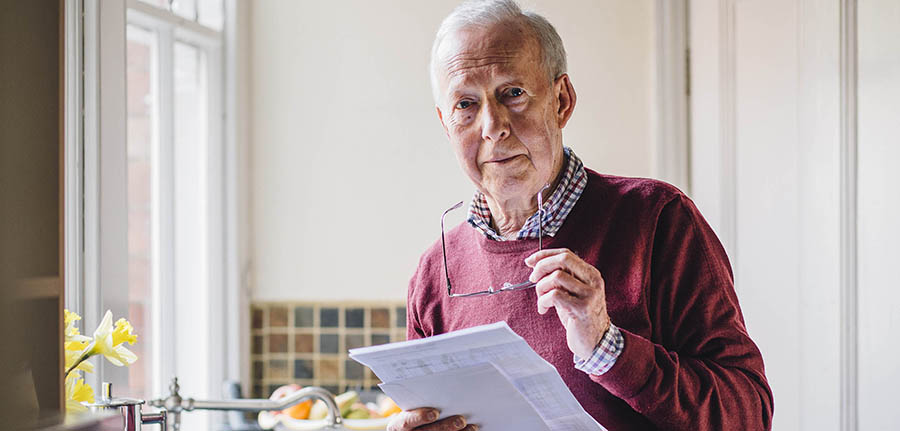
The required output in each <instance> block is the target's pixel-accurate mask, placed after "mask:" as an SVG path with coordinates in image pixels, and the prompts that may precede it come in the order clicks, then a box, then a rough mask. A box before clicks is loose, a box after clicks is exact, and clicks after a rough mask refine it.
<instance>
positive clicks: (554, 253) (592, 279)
mask: <svg viewBox="0 0 900 431" xmlns="http://www.w3.org/2000/svg"><path fill="white" fill-rule="evenodd" d="M525 264H526V265H528V266H529V267H531V268H533V269H532V271H531V275H530V276H529V277H528V279H529V280H530V281H532V282H537V281H538V280H541V279H543V278H544V277H546V276H548V275H549V274H553V272H554V271H557V270H562V271H565V272H568V273H570V274H572V275H573V276H575V278H577V279H578V280H580V281H581V282H583V283H586V284H589V285H597V284H599V280H600V279H602V277H601V276H600V271H598V270H597V268H594V266H593V265H591V264H589V263H587V262H585V261H584V260H582V259H581V258H580V257H578V256H577V255H576V254H575V253H572V251H571V250H569V249H565V248H560V249H551V250H541V251H539V252H537V253H534V254H532V255H531V256H528V258H527V259H525Z"/></svg>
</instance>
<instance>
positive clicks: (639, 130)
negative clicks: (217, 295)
mask: <svg viewBox="0 0 900 431" xmlns="http://www.w3.org/2000/svg"><path fill="white" fill-rule="evenodd" d="M523 3H524V4H526V5H527V4H529V3H532V2H523ZM533 3H534V4H536V5H537V9H538V10H539V11H541V12H543V13H544V14H545V15H546V16H547V17H548V19H550V21H551V22H553V23H554V24H555V25H556V26H557V28H558V29H559V31H560V33H561V35H562V38H563V40H564V42H565V43H566V48H567V50H568V53H569V65H570V67H569V69H570V70H569V72H570V75H571V77H572V81H573V83H574V85H575V89H576V91H577V93H578V105H577V107H576V110H575V114H574V117H573V118H572V120H571V122H570V123H569V125H568V127H567V129H566V131H565V134H564V136H565V137H564V139H565V144H566V145H569V146H571V147H573V148H574V149H575V150H576V152H577V153H578V154H579V155H580V156H581V157H582V159H584V161H585V164H586V165H587V166H589V167H591V168H594V169H596V170H600V171H604V172H610V173H616V174H624V175H634V176H652V175H653V174H654V172H653V166H654V165H655V163H654V161H653V160H652V157H653V154H652V151H651V140H652V133H651V118H652V117H651V113H652V111H653V107H652V105H651V102H652V98H653V95H652V91H653V90H652V88H653V87H652V83H653V81H652V80H653V78H654V75H653V73H654V71H653V70H652V61H651V60H652V51H653V42H654V39H653V3H652V2H651V1H650V0H643V1H633V2H632V1H629V2H623V1H612V0H610V1H601V2H598V1H591V0H583V1H567V2H554V1H549V0H546V1H537V2H533ZM455 4H457V1H455V0H454V1H448V0H442V1H427V2H426V1H419V0H403V1H394V2H371V1H364V0H359V1H334V2H305V1H303V2H301V1H260V2H253V3H251V7H250V9H251V10H250V14H251V19H250V35H251V36H250V38H251V40H250V50H251V54H250V61H251V72H250V74H251V75H252V79H251V86H250V93H249V94H250V102H249V104H250V109H249V115H250V129H251V132H250V144H249V146H250V158H251V164H250V170H251V174H250V185H251V187H250V205H251V216H250V218H251V220H252V224H251V226H252V227H251V243H252V245H251V249H252V252H251V255H250V256H251V260H252V269H253V270H252V277H251V284H252V285H253V294H252V295H253V298H254V299H256V300H291V299H296V300H319V299H367V300H370V299H398V300H399V299H403V298H405V292H406V287H407V283H408V280H409V278H410V276H411V275H412V272H413V270H414V269H415V266H416V263H417V261H418V256H419V255H420V254H421V253H422V251H424V249H425V248H426V247H427V246H428V245H429V244H431V243H432V242H433V241H435V240H436V239H437V237H438V234H439V230H438V229H439V226H440V224H439V217H440V214H441V212H442V211H443V210H445V209H446V208H448V207H449V206H451V205H452V204H453V203H455V202H456V201H459V200H462V199H469V198H470V197H471V192H472V190H473V188H472V186H471V185H470V184H469V183H468V181H467V180H466V179H465V178H464V176H463V174H462V173H461V171H460V170H459V168H458V166H457V164H456V161H455V158H454V156H453V154H452V151H451V149H450V147H449V145H448V144H447V141H446V137H445V136H444V133H443V130H442V128H441V126H440V124H439V122H438V120H437V117H436V115H435V111H434V105H433V102H432V100H431V91H430V88H429V83H428V75H427V64H428V56H429V52H430V47H431V42H432V38H433V34H434V31H435V30H436V29H437V26H438V25H439V23H440V21H441V19H442V18H443V17H444V16H445V15H446V14H447V13H449V11H450V10H451V9H452V8H453V6H455ZM400 208H402V211H400V212H399V213H398V212H397V210H398V209H400ZM462 219H463V211H458V213H457V214H456V218H455V219H454V220H457V221H458V220H462Z"/></svg>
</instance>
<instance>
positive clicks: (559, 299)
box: [537, 280, 583, 315]
mask: <svg viewBox="0 0 900 431" xmlns="http://www.w3.org/2000/svg"><path fill="white" fill-rule="evenodd" d="M542 282H543V280H542ZM540 286H541V283H538V287H540ZM542 290H543V291H544V293H538V295H540V296H538V301H537V305H538V313H540V314H544V313H546V312H547V310H549V309H551V308H553V307H559V308H563V309H565V310H566V311H568V312H569V313H572V314H575V315H581V314H583V312H582V309H583V304H582V302H583V301H582V300H580V299H579V298H576V297H574V296H572V295H570V294H569V293H567V292H566V291H565V290H562V289H557V288H552V287H551V288H546V287H545V288H544V289H542Z"/></svg>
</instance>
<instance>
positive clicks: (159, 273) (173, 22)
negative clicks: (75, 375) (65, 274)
mask: <svg viewBox="0 0 900 431" xmlns="http://www.w3.org/2000/svg"><path fill="white" fill-rule="evenodd" d="M77 4H79V5H83V11H84V21H83V22H84V29H85V30H84V36H83V37H84V55H85V61H84V70H83V73H84V88H85V95H84V100H83V109H84V113H85V114H84V130H85V131H84V145H83V149H82V150H81V151H82V153H83V155H84V164H83V166H82V167H81V169H83V179H84V190H83V197H84V210H83V218H82V221H83V226H84V240H83V244H82V245H81V247H82V249H83V250H84V251H83V253H84V260H85V263H84V283H83V284H82V285H79V286H77V287H72V289H74V290H76V291H75V292H72V293H69V292H67V295H68V296H71V297H72V298H78V300H77V301H72V305H71V306H70V308H74V309H76V310H77V311H80V312H81V313H82V314H83V315H84V317H85V318H84V330H85V332H90V331H91V330H93V327H95V326H96V323H97V322H98V321H99V318H100V316H101V315H102V313H103V312H104V311H105V310H106V309H112V310H113V313H114V315H115V317H116V318H118V317H127V318H128V319H129V320H130V321H131V322H132V324H133V325H134V327H135V332H136V333H137V334H138V336H139V338H138V342H137V343H136V344H135V345H134V346H131V348H132V349H133V351H134V352H135V353H136V354H137V355H138V358H139V359H138V361H137V362H135V363H134V364H132V365H131V366H129V367H128V368H118V367H114V366H111V365H109V364H106V363H103V362H102V361H96V365H98V367H97V372H96V373H95V374H94V375H93V376H89V378H90V379H93V380H89V382H90V383H91V384H92V385H93V386H94V388H95V389H98V388H99V382H100V381H101V380H102V381H109V382H112V383H113V387H114V395H116V396H129V397H136V398H142V399H151V398H157V397H160V396H165V395H166V394H167V392H168V385H169V382H170V380H171V379H172V377H176V376H177V377H178V378H179V383H180V385H181V389H182V390H181V392H182V394H184V395H185V396H190V397H194V398H218V397H219V396H220V395H221V394H220V390H221V389H220V387H221V383H222V381H223V380H224V377H225V372H224V369H225V365H224V363H225V360H226V354H225V344H226V343H225V334H224V330H223V329H222V327H223V326H224V325H223V322H224V319H225V317H224V300H223V299H222V298H223V296H224V291H225V287H224V286H225V282H224V281H223V280H224V278H225V275H224V272H225V269H224V265H223V262H224V258H225V251H224V244H225V241H224V239H223V238H224V237H226V234H225V231H224V226H225V218H226V216H227V210H226V209H225V205H224V199H225V196H226V191H225V188H226V184H225V175H224V168H223V165H224V154H225V152H224V133H223V129H224V127H223V117H224V108H223V107H224V105H225V104H224V97H223V92H224V90H223V87H224V81H223V76H224V71H223V69H224V61H223V55H222V52H223V45H224V35H223V27H224V9H223V8H224V2H223V0H192V1H184V0H178V1H172V2H170V1H169V0H153V1H145V0H140V1H139V0H128V1H126V2H124V3H121V2H105V1H97V0H80V1H78V2H77ZM123 78H124V79H123ZM101 90H102V91H101ZM73 286H74V285H73ZM81 286H83V287H81ZM82 298H83V299H82ZM182 421H183V429H212V427H211V425H212V423H213V422H212V421H211V420H210V417H209V415H208V414H205V413H203V412H192V413H190V414H186V415H184V416H183V417H182Z"/></svg>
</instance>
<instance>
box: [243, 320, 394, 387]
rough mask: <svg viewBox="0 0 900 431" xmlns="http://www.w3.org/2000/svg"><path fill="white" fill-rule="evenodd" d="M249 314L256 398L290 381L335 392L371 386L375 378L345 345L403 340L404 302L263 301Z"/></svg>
mask: <svg viewBox="0 0 900 431" xmlns="http://www.w3.org/2000/svg"><path fill="white" fill-rule="evenodd" d="M250 315H251V319H250V320H251V327H250V334H251V337H252V339H251V343H250V346H251V349H252V351H251V355H250V358H251V366H252V372H251V377H252V381H253V394H252V396H253V397H255V398H265V397H268V396H269V395H270V394H271V393H272V391H273V390H275V388H277V387H278V386H281V385H285V384H288V383H297V384H300V385H303V386H309V385H313V386H321V387H323V388H325V389H328V390H329V391H331V392H332V393H335V394H339V393H341V392H344V391H346V390H350V389H368V388H371V387H373V386H375V385H377V384H378V378H377V377H375V374H373V373H372V372H371V371H370V370H369V369H368V368H365V367H363V366H362V365H360V364H359V363H358V362H356V361H354V360H352V359H350V358H348V357H347V350H348V349H352V348H355V347H362V346H372V345H378V344H384V343H389V342H394V341H402V340H405V339H406V304H405V303H403V302H398V303H394V302H384V303H356V302H331V303H328V302H316V303H284V302H261V303H254V304H253V305H252V307H251V310H250Z"/></svg>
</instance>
